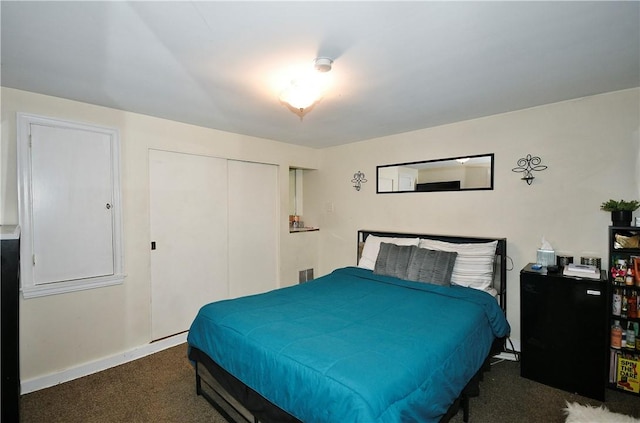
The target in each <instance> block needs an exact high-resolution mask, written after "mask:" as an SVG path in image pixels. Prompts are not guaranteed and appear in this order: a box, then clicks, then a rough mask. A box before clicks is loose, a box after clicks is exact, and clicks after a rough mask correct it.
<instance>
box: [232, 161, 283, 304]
mask: <svg viewBox="0 0 640 423" xmlns="http://www.w3.org/2000/svg"><path fill="white" fill-rule="evenodd" d="M278 198H279V195H278V167H277V166H274V165H268V164H262V163H249V162H240V161H231V160H230V161H229V289H230V296H231V297H239V296H243V295H249V294H256V293H260V292H265V291H269V290H272V289H274V288H277V286H278V242H277V241H278V230H277V228H278Z"/></svg>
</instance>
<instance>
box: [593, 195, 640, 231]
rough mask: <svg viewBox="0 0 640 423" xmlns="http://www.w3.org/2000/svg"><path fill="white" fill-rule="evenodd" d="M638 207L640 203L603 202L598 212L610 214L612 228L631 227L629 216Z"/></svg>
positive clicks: (632, 201) (633, 201) (634, 201)
mask: <svg viewBox="0 0 640 423" xmlns="http://www.w3.org/2000/svg"><path fill="white" fill-rule="evenodd" d="M639 207H640V202H638V201H636V200H631V201H624V200H620V201H616V200H609V201H605V202H604V203H602V204H601V205H600V210H604V211H608V212H611V223H612V224H613V226H631V215H632V213H633V212H634V211H635V210H638V208H639Z"/></svg>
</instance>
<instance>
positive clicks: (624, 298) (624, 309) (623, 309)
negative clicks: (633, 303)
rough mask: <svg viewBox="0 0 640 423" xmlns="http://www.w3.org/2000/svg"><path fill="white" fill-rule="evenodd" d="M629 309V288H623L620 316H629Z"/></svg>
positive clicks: (624, 317)
mask: <svg viewBox="0 0 640 423" xmlns="http://www.w3.org/2000/svg"><path fill="white" fill-rule="evenodd" d="M628 310H629V298H627V290H626V289H623V290H622V305H621V307H620V317H622V318H623V319H626V318H627V311H628Z"/></svg>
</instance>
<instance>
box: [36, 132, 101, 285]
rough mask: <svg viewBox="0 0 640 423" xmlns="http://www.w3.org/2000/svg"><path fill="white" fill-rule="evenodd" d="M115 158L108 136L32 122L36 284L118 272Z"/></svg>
mask: <svg viewBox="0 0 640 423" xmlns="http://www.w3.org/2000/svg"><path fill="white" fill-rule="evenodd" d="M111 157H112V152H111V137H110V136H109V135H108V134H104V133H99V132H92V131H88V130H82V129H72V128H62V127H53V126H47V125H39V124H31V172H32V173H31V195H32V203H31V206H32V230H31V233H32V237H33V256H34V257H32V258H31V261H32V263H33V264H34V265H33V285H44V284H49V283H53V282H61V281H73V280H77V279H84V278H94V277H101V276H108V275H113V274H114V250H113V216H112V212H113V210H114V209H113V207H112V204H113V181H112V175H111V172H112V165H111ZM27 260H28V259H27Z"/></svg>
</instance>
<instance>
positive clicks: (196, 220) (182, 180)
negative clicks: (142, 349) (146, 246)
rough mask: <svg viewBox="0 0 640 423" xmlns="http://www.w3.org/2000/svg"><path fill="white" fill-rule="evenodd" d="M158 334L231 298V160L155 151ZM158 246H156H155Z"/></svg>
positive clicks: (178, 328)
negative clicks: (229, 197) (229, 181)
mask: <svg viewBox="0 0 640 423" xmlns="http://www.w3.org/2000/svg"><path fill="white" fill-rule="evenodd" d="M149 178H150V182H149V187H150V221H151V222H150V223H151V241H152V245H150V248H151V249H152V251H151V285H152V286H151V297H152V298H151V316H152V317H151V320H152V338H153V339H154V340H155V339H160V338H164V337H167V336H170V335H174V334H176V333H180V332H184V331H186V330H188V329H189V326H190V324H191V322H192V321H193V318H194V317H195V315H196V314H197V312H198V310H199V308H200V307H201V306H202V305H204V304H206V303H209V302H211V301H216V300H220V299H224V298H227V297H228V295H229V289H228V273H227V262H228V257H227V160H225V159H218V158H212V157H205V156H196V155H190V154H182V153H173V152H166V151H157V150H150V151H149ZM154 247H155V249H154Z"/></svg>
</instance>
